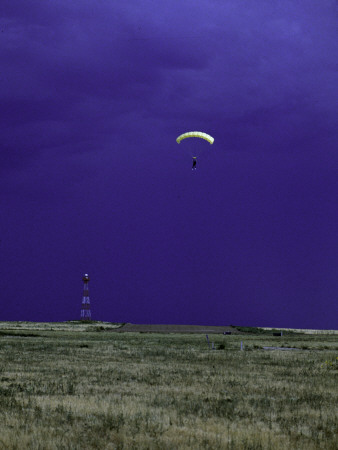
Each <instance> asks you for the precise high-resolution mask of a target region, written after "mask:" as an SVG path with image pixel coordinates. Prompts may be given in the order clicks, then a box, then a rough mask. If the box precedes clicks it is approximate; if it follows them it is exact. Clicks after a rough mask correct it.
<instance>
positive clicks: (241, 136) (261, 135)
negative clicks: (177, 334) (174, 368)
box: [0, 0, 338, 329]
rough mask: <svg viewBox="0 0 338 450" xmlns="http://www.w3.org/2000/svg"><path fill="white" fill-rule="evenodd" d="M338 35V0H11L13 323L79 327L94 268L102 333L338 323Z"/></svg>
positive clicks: (3, 177) (4, 55)
mask: <svg viewBox="0 0 338 450" xmlns="http://www.w3.org/2000/svg"><path fill="white" fill-rule="evenodd" d="M336 29H337V10H336V3H335V1H334V0H320V1H319V0H303V1H300V0H290V1H289V0H283V1H276V2H272V1H271V0H258V1H254V2H253V1H238V0H229V1H225V0H205V1H202V0H194V1H193V0H189V1H185V0H172V1H170V2H168V1H160V0H158V1H155V0H142V2H140V1H136V0H134V1H133V0H129V1H120V0H116V1H112V0H109V1H108V0H102V1H97V0H95V1H86V0H81V1H80V0H74V1H71V2H70V1H69V0H58V1H54V0H53V1H52V0H44V1H42V0H40V1H33V0H11V1H8V2H5V5H3V4H2V5H1V9H0V39H1V40H0V62H1V65H0V67H1V70H0V81H1V83H0V101H1V103H0V104H1V108H0V115H1V119H0V128H1V129H0V133H1V139H0V142H1V143H0V152H1V159H0V232H1V233H0V240H1V242H0V271H1V272H0V273H1V314H0V320H31V321H62V320H70V319H78V318H79V316H80V309H81V300H82V280H81V279H82V275H83V273H85V272H88V273H89V275H90V277H91V281H90V283H89V290H90V298H91V303H92V317H93V319H96V320H107V321H112V322H133V323H177V324H204V325H229V324H235V325H243V326H245V325H247V326H272V327H295V328H328V329H330V328H331V329H333V328H335V329H336V328H337V325H338V323H337V322H338V321H337V317H338V314H337V312H338V311H337V303H338V302H337V301H338V232H337V230H338V211H337V205H338V183H337V169H338V154H337V148H338V146H337V141H338V138H337V131H336V119H337V85H338V83H337V60H338V58H337V56H338V46H337V42H338V40H337V31H336ZM195 130H198V131H203V132H206V133H208V134H210V135H211V136H213V137H214V139H215V142H214V144H213V145H212V146H211V145H210V144H209V143H208V142H206V141H204V140H202V139H187V140H185V141H182V142H181V144H180V145H178V144H177V143H176V137H177V136H178V135H180V134H182V133H184V132H187V131H195ZM192 150H193V151H195V150H196V151H197V152H199V151H200V150H204V152H203V154H202V156H201V157H200V158H199V159H198V162H197V171H196V172H192V170H191V157H190V153H189V152H190V151H192Z"/></svg>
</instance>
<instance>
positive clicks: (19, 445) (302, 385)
mask: <svg viewBox="0 0 338 450" xmlns="http://www.w3.org/2000/svg"><path fill="white" fill-rule="evenodd" d="M116 326H118V325H117V324H109V323H99V324H98V323H93V324H77V323H69V324H65V323H62V324H54V323H53V324H47V325H46V324H33V323H26V322H15V323H10V322H2V323H0V358H1V359H0V414H1V416H0V449H18V450H19V449H20V450H22V449H26V448H28V449H29V448H32V449H44V450H45V449H79V450H80V449H81V450H83V449H134V448H135V449H161V450H162V449H185V448H191V449H213V450H214V449H251V450H253V449H273V450H278V449H283V450H284V449H285V450H290V449H292V450H293V449H304V450H305V449H306V450H311V449H325V450H331V449H332V450H334V449H336V448H337V446H336V437H337V433H338V427H337V404H338V401H337V400H338V399H337V396H338V395H337V373H338V370H337V369H338V364H337V363H338V359H337V356H338V343H337V336H335V335H333V334H328V335H325V334H316V335H310V334H297V333H291V332H290V333H288V332H284V333H283V334H284V335H283V336H282V337H274V336H272V335H271V333H270V334H269V333H268V331H267V330H265V331H266V332H265V333H257V334H253V333H252V334H250V333H248V334H246V335H227V336H224V335H221V334H214V335H212V336H209V339H210V341H213V342H214V346H215V350H209V347H208V344H207V341H206V337H205V334H163V333H162V334H160V333H158V334H157V333H151V334H150V333H149V334H148V333H115V332H112V331H111V329H112V328H114V327H116ZM245 330H248V329H245ZM249 331H250V330H249ZM252 331H257V330H252ZM241 341H243V344H244V350H243V351H241V350H240V342H241ZM264 346H266V347H273V346H276V347H284V348H286V347H294V348H298V349H300V350H284V351H282V350H270V351H269V350H263V347H264Z"/></svg>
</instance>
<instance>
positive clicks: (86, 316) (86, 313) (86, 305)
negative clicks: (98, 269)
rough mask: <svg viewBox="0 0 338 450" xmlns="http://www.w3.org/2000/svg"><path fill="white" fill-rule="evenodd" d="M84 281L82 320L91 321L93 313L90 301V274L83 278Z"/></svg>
mask: <svg viewBox="0 0 338 450" xmlns="http://www.w3.org/2000/svg"><path fill="white" fill-rule="evenodd" d="M82 281H83V283H84V284H83V298H82V309H81V320H91V317H92V315H91V312H90V300H89V290H88V283H89V276H88V273H85V274H84V275H83V277H82Z"/></svg>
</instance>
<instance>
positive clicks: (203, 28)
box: [1, 1, 335, 164]
mask: <svg viewBox="0 0 338 450" xmlns="http://www.w3.org/2000/svg"><path fill="white" fill-rule="evenodd" d="M331 11H332V2H321V5H320V6H319V5H318V4H317V2H283V4H274V3H271V2H265V1H262V2H258V3H255V4H253V3H252V2H244V3H238V2H227V3H223V2H200V3H198V4H196V2H171V3H170V5H165V6H164V5H160V4H158V5H157V4H156V3H154V2H152V1H148V2H142V6H141V5H140V4H139V3H138V2H131V3H128V4H127V5H126V4H123V5H122V4H120V3H114V2H113V3H111V2H101V3H99V4H97V3H94V2H81V3H77V2H72V3H71V4H70V3H69V2H57V3H55V2H20V1H13V2H10V3H8V4H6V6H5V8H4V10H3V17H2V19H1V22H2V28H3V31H4V32H3V33H2V36H1V39H2V46H1V48H2V51H1V60H2V61H3V62H4V64H3V72H2V88H1V100H2V104H3V107H2V119H3V120H2V121H1V123H2V129H1V131H2V134H3V137H4V141H5V147H4V148H3V151H4V152H5V153H6V154H7V158H6V159H7V160H10V159H11V141H12V140H13V147H15V148H16V149H17V146H18V145H21V146H22V147H21V148H22V151H23V152H24V151H28V149H29V147H27V146H25V142H27V144H28V141H29V139H26V137H29V135H28V136H27V135H26V132H27V127H26V126H25V125H27V126H28V124H31V125H32V126H33V128H34V127H35V128H39V129H41V133H42V134H43V135H44V138H43V139H41V140H39V138H38V137H37V138H36V140H35V142H34V150H33V151H32V150H31V149H30V151H29V154H30V155H32V157H33V156H34V153H39V152H41V151H43V149H44V148H48V147H49V146H53V142H54V140H55V143H56V145H59V143H60V141H64V143H65V144H66V143H69V144H71V143H72V142H74V141H76V140H77V139H78V140H81V139H86V136H92V137H93V136H95V137H96V138H97V144H98V146H100V145H103V143H104V141H105V139H106V138H107V139H108V138H109V133H108V136H107V133H103V136H102V133H101V131H102V129H105V130H108V129H109V126H112V127H113V123H114V122H116V120H119V119H120V122H122V123H124V124H125V126H124V127H123V129H121V136H120V138H122V135H123V134H124V133H125V132H126V131H127V130H128V128H129V127H130V123H129V121H128V120H126V116H125V115H126V114H129V113H130V114H131V116H132V117H133V119H135V118H136V120H137V118H138V119H139V121H142V120H143V119H142V117H143V115H147V116H148V117H153V118H161V117H162V119H163V121H162V123H161V124H160V126H161V127H163V129H164V130H165V129H167V128H168V127H171V128H172V129H178V128H179V127H180V126H181V123H182V122H185V123H187V126H188V128H189V126H190V124H191V126H192V124H193V123H194V122H196V124H198V125H199V124H202V123H203V122H204V123H205V126H207V127H209V128H210V127H212V128H213V130H215V132H216V133H217V132H218V133H221V134H222V128H224V129H225V131H226V132H228V130H229V128H231V129H232V133H233V136H234V137H233V139H232V141H233V145H235V141H236V139H237V136H238V135H239V134H242V135H247V136H248V140H249V139H251V138H253V139H256V138H257V134H259V135H260V136H262V135H264V134H267V133H268V134H270V138H269V139H270V141H271V142H269V143H268V145H269V146H270V145H271V144H272V143H273V141H276V140H278V138H280V137H281V136H280V134H281V133H280V128H281V126H283V125H284V124H285V125H286V132H285V144H287V145H289V141H290V139H291V141H292V137H293V135H294V136H295V142H296V143H297V145H298V142H299V139H301V138H302V137H305V138H306V136H305V130H307V129H309V128H311V129H313V125H314V126H315V127H316V121H317V118H319V119H320V120H319V127H318V130H319V132H320V133H319V134H320V136H321V135H322V133H323V132H324V133H325V132H328V133H332V130H333V120H332V114H333V112H334V97H333V95H332V94H333V90H334V81H335V77H334V65H335V63H334V58H333V50H334V48H335V44H334V41H335V40H334V35H335V32H334V21H333V19H332V17H331ZM135 111H136V112H138V115H136V117H135ZM304 116H305V117H304ZM121 117H123V119H121ZM248 118H249V120H247V119H248ZM250 118H252V119H250ZM168 120H170V122H171V124H168V123H167V121H168ZM51 121H52V122H51ZM51 123H54V124H55V127H53V126H51ZM324 123H325V124H326V127H325V125H324ZM34 124H35V125H34ZM236 124H237V125H236ZM234 127H235V128H237V131H235V130H234ZM302 130H303V131H302ZM115 131H116V130H115V129H114V134H115ZM19 134H21V135H22V139H21V142H20V139H19V142H18V141H17V140H16V139H17V138H15V136H18V135H19ZM46 135H49V136H50V137H49V138H48V136H46ZM320 136H319V138H320ZM110 138H111V139H116V138H117V136H116V134H115V137H114V138H113V137H112V134H111V135H110ZM279 142H280V140H279ZM240 144H244V141H242V140H241V139H240ZM283 144H284V140H283V139H282V145H283ZM236 147H237V148H238V146H236ZM6 149H7V150H6ZM67 151H68V150H67ZM85 151H87V149H85ZM27 158H29V156H27V155H26V156H25V157H23V159H22V160H23V161H24V160H26V159H27ZM15 161H16V158H14V160H13V163H14V164H15Z"/></svg>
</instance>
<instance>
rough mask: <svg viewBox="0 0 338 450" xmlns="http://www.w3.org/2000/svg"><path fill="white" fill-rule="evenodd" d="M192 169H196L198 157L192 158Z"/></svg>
mask: <svg viewBox="0 0 338 450" xmlns="http://www.w3.org/2000/svg"><path fill="white" fill-rule="evenodd" d="M192 170H196V158H193V159H192Z"/></svg>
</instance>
